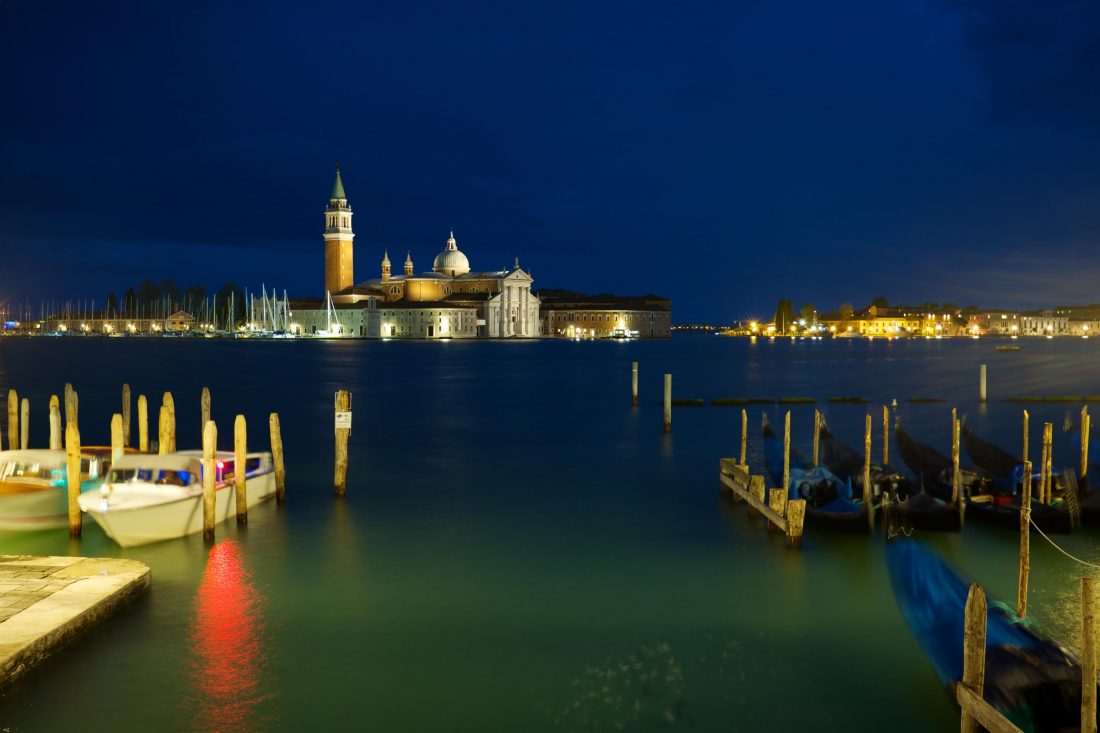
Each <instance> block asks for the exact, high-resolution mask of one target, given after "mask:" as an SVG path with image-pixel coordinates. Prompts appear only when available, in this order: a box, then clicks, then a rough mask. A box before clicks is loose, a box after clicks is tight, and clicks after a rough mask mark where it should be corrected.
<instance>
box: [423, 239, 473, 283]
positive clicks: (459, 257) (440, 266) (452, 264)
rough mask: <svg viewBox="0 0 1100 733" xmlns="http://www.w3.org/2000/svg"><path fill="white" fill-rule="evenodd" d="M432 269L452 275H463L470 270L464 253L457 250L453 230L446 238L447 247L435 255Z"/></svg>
mask: <svg viewBox="0 0 1100 733" xmlns="http://www.w3.org/2000/svg"><path fill="white" fill-rule="evenodd" d="M432 269H433V270H435V271H436V272H439V273H442V274H444V275H450V276H452V277H454V276H455V275H465V274H466V273H467V272H469V271H470V261H469V260H468V259H466V255H464V254H462V253H461V252H460V251H459V250H458V243H457V242H455V233H454V232H451V236H450V238H449V239H448V240H447V249H445V250H443V251H442V252H440V253H439V254H437V255H436V256H435V261H434V262H433V263H432Z"/></svg>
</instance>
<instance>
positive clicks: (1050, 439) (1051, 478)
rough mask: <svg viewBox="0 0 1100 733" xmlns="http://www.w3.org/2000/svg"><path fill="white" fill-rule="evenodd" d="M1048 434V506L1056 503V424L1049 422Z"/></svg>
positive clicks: (1047, 425) (1047, 426)
mask: <svg viewBox="0 0 1100 733" xmlns="http://www.w3.org/2000/svg"><path fill="white" fill-rule="evenodd" d="M1045 427H1046V433H1047V436H1046V438H1047V504H1052V503H1053V502H1054V423H1052V422H1048V423H1047V424H1046V425H1045Z"/></svg>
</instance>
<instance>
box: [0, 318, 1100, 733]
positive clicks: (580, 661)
mask: <svg viewBox="0 0 1100 733" xmlns="http://www.w3.org/2000/svg"><path fill="white" fill-rule="evenodd" d="M1019 344H1020V346H1021V350H1020V351H1019V352H1015V353H1002V352H995V351H994V349H993V346H994V342H992V341H989V340H982V341H971V340H953V341H912V342H887V341H875V342H871V343H868V342H865V341H845V340H838V341H835V342H830V341H823V342H796V343H791V342H787V341H779V342H776V343H768V342H767V341H761V342H759V343H756V344H750V343H749V342H748V341H746V340H733V339H721V338H715V337H713V336H701V335H678V336H676V337H675V338H673V339H671V340H669V341H651V342H650V341H647V342H633V343H612V342H595V343H571V342H560V341H553V342H514V343H511V342H498V343H489V342H476V343H471V342H449V343H413V342H386V343H382V342H345V343H326V342H266V343H265V342H220V341H190V340H186V341H183V340H181V341H175V340H136V339H135V340H124V339H112V340H101V339H77V338H73V339H59V340H52V339H33V340H23V339H2V340H0V388H2V389H3V390H4V391H6V390H7V388H8V387H9V386H11V387H14V388H16V389H18V390H19V393H20V396H27V397H29V398H30V401H31V407H32V416H31V440H32V444H37V445H43V444H45V442H46V439H47V432H48V421H47V419H46V415H47V402H48V399H49V395H50V394H51V393H56V394H61V392H62V389H63V385H64V382H65V381H72V382H73V384H74V386H75V387H76V389H77V390H78V391H79V393H80V421H81V428H82V437H83V440H84V442H86V443H90V442H92V441H93V440H95V441H101V442H106V441H107V440H108V435H109V430H108V428H109V419H110V414H111V413H112V412H114V411H116V410H118V409H119V408H118V400H119V394H120V387H121V384H122V383H123V382H129V384H130V385H131V387H132V389H133V393H134V399H135V401H136V397H137V395H138V394H142V393H144V394H147V395H149V396H150V403H151V405H156V404H159V401H160V394H161V392H162V391H163V390H166V389H168V390H171V391H172V392H173V395H174V396H175V401H176V406H177V420H178V422H177V430H178V436H179V437H178V443H179V446H180V447H181V448H191V447H197V446H198V444H199V437H200V432H199V428H200V426H199V420H200V417H199V395H200V391H201V388H202V387H203V386H209V387H210V388H211V391H212V392H213V413H214V418H215V419H216V420H217V421H218V424H219V426H221V434H222V436H223V438H222V442H223V445H222V447H223V448H227V447H229V442H228V441H229V435H230V434H231V430H230V429H229V426H230V424H231V421H232V419H233V416H234V415H235V414H236V413H238V412H241V413H243V414H245V415H246V416H247V418H248V420H249V425H250V427H251V436H252V441H253V445H254V446H255V445H257V444H262V445H263V446H265V447H266V445H267V432H266V424H267V415H268V412H270V411H273V410H274V411H278V412H279V413H280V416H281V420H282V426H283V435H284V441H285V445H286V453H287V471H288V489H287V496H288V499H287V504H286V506H285V507H284V508H282V509H279V508H277V507H276V506H275V505H274V504H273V503H272V504H265V505H263V506H261V507H258V508H256V509H254V510H253V511H252V512H251V513H250V516H249V525H248V527H247V529H241V530H239V529H238V528H237V527H236V526H235V525H233V524H223V525H219V526H218V543H217V544H216V545H215V546H214V547H213V548H212V549H208V548H207V547H205V546H204V545H203V543H202V540H201V538H198V537H191V538H187V539H183V540H176V541H171V542H165V543H161V544H158V545H152V546H147V547H142V548H133V549H130V550H121V549H119V548H117V547H116V546H114V545H113V544H111V543H110V542H108V541H107V540H106V538H105V537H104V536H103V534H102V533H101V532H100V530H99V528H98V527H96V526H95V525H94V524H86V525H85V531H84V538H83V540H81V541H80V542H79V543H71V544H70V542H69V540H68V539H67V537H66V536H65V532H64V531H56V532H40V533H24V534H15V533H8V534H3V535H0V552H4V553H35V554H84V555H106V556H124V557H131V558H134V559H138V560H141V561H143V562H146V563H148V564H149V565H150V566H151V567H152V569H153V587H152V591H151V592H150V593H149V594H148V595H147V596H144V597H142V598H140V599H139V600H137V601H136V602H135V603H133V604H131V605H130V606H128V607H127V608H126V609H125V610H124V611H123V612H121V613H120V614H118V615H117V616H115V617H114V618H112V619H110V620H109V621H107V622H105V623H102V624H100V625H98V626H96V627H94V629H93V630H92V631H90V633H88V634H86V635H84V636H83V637H81V638H80V639H79V640H77V641H76V642H75V643H73V644H72V645H70V646H68V647H66V648H65V649H63V650H62V651H60V652H59V653H58V654H57V655H56V656H55V657H53V658H52V659H50V660H49V661H48V662H47V663H46V664H44V665H42V666H41V667H39V668H38V669H35V670H33V671H32V672H31V673H29V674H28V675H27V676H26V677H24V678H22V679H21V680H19V681H17V682H16V683H15V684H13V685H11V686H9V687H7V688H6V689H4V690H2V691H0V727H3V728H6V729H10V730H15V731H40V730H63V729H72V730H82V731H98V730H119V729H135V730H136V729H147V730H201V731H263V730H272V729H281V730H307V729H313V730H322V729H329V728H336V727H337V726H340V727H348V726H349V725H350V726H352V727H356V728H368V727H369V728H373V729H379V730H392V731H403V730H410V731H411V730H453V731H465V730H469V731H498V730H499V731H516V730H525V731H571V730H594V731H603V730H608V731H615V730H641V731H648V730H658V729H661V730H664V729H666V728H669V727H674V728H680V727H685V728H686V727H691V728H694V729H697V730H720V729H721V730H726V729H729V728H731V727H734V728H738V729H743V730H775V729H789V728H795V727H804V728H810V727H812V728H813V729H815V730H823V731H832V730H850V729H852V728H853V727H856V728H868V727H871V726H872V725H875V726H878V725H881V724H883V723H885V722H886V721H889V725H890V727H891V728H892V729H894V730H897V731H927V730H942V729H945V728H947V727H953V726H955V725H957V712H956V711H955V709H954V707H953V705H952V703H951V702H950V700H949V699H948V697H947V695H946V694H945V693H944V692H943V691H942V690H941V689H940V687H939V686H938V684H937V681H936V678H935V674H934V672H933V670H932V668H931V665H929V664H928V662H927V661H926V660H925V658H924V656H923V655H922V653H921V651H920V649H919V648H918V647H917V645H916V643H915V642H914V641H913V638H912V636H911V635H910V633H909V631H908V629H907V627H906V626H905V623H904V621H903V620H902V618H901V616H900V614H899V613H898V612H897V609H896V607H895V605H894V601H893V596H892V594H891V592H890V589H889V583H888V579H887V576H886V572H885V567H884V563H883V557H882V541H881V539H880V538H878V537H874V538H870V539H868V538H865V537H864V538H860V537H840V536H830V535H825V534H821V533H820V532H815V531H814V529H813V528H810V529H809V533H808V535H807V536H806V538H805V542H804V547H803V549H802V551H792V550H788V549H787V548H786V547H785V546H784V542H783V539H782V538H781V537H780V536H778V535H777V534H774V533H768V532H766V531H765V530H764V529H763V528H762V527H761V526H760V525H759V524H758V523H757V522H754V521H752V520H751V519H749V518H748V517H747V514H746V512H745V510H744V507H742V506H734V505H732V504H731V503H730V502H729V500H728V499H727V498H725V497H723V496H721V495H720V494H719V490H718V477H717V470H718V458H719V457H721V456H731V455H735V453H736V451H737V448H738V445H739V439H740V434H739V431H740V410H739V409H737V408H720V407H709V406H708V407H705V408H682V409H676V410H675V411H674V416H673V419H674V425H673V430H674V431H673V433H672V434H671V435H664V434H663V433H662V428H661V406H660V394H661V389H662V387H661V385H662V374H663V373H664V372H666V371H669V372H672V373H673V375H674V391H675V393H676V395H677V396H678V397H704V398H707V399H708V401H709V399H712V398H716V397H736V396H747V397H757V396H760V397H781V396H801V395H808V396H812V397H816V398H818V400H819V404H818V407H820V408H821V409H823V410H824V412H825V413H826V415H827V417H828V420H829V423H830V426H831V427H832V428H833V430H834V432H836V433H837V434H838V435H839V436H840V437H841V438H842V439H844V440H846V441H847V442H849V443H852V444H859V443H860V442H861V440H862V426H863V415H864V414H865V412H866V409H867V408H866V406H864V405H843V404H825V403H824V400H825V398H827V397H830V396H862V397H867V398H868V399H871V400H872V401H874V402H875V403H878V404H881V403H882V402H883V401H887V402H888V401H889V400H891V399H893V398H897V399H898V401H899V404H900V405H901V407H900V412H901V414H902V416H903V418H904V419H905V421H906V425H907V427H908V429H909V430H910V431H912V432H913V433H914V434H915V435H917V436H918V437H920V438H921V439H924V440H926V441H927V442H930V443H932V444H934V445H937V446H938V447H939V448H940V449H941V450H943V451H945V452H946V451H947V448H948V441H949V435H950V432H949V413H950V406H951V405H952V404H957V405H958V406H959V408H960V411H961V412H963V413H967V415H968V418H969V420H970V423H971V425H972V426H973V427H974V429H975V431H976V432H978V433H979V434H981V435H983V436H985V437H988V438H990V439H992V440H994V441H996V442H998V443H1000V444H1002V445H1004V446H1006V447H1009V448H1016V447H1018V446H1019V442H1020V437H1019V433H1020V430H1019V415H1020V409H1021V406H1020V405H1011V404H1004V403H1001V402H999V401H997V400H998V399H999V398H1001V397H1006V396H1013V395H1022V394H1100V371H1098V370H1097V368H1096V364H1097V363H1098V362H1097V353H1096V352H1097V350H1098V349H1100V341H1097V340H1090V341H1081V340H1053V341H1047V340H1023V341H1020V342H1019ZM632 360H637V361H639V362H640V364H641V395H642V397H641V405H640V406H639V407H638V408H631V407H630V405H629V388H630V362H631V361H632ZM979 363H988V364H989V384H990V397H991V399H992V400H993V401H992V402H990V403H989V404H988V405H987V406H985V407H981V406H979V405H978V404H977V379H978V364H979ZM340 387H346V388H348V389H351V390H352V391H353V393H354V397H353V410H354V431H353V433H352V436H351V468H350V473H349V481H348V495H347V497H346V498H345V499H344V500H342V501H341V500H336V499H334V498H333V496H332V487H331V481H332V478H331V477H332V440H333V439H332V432H331V431H332V419H333V418H332V395H333V392H334V391H335V390H336V389H337V388H340ZM913 396H923V397H940V398H944V399H947V400H949V402H946V403H939V404H925V405H910V404H908V403H906V402H905V400H906V398H908V397H913ZM1028 407H1029V409H1030V411H1031V415H1032V418H1031V420H1032V426H1033V427H1032V437H1031V440H1032V445H1033V449H1032V451H1033V455H1035V454H1037V450H1038V445H1039V436H1040V434H1041V423H1042V421H1043V420H1054V421H1055V422H1056V424H1057V425H1060V424H1061V421H1062V417H1063V414H1064V413H1065V412H1066V410H1067V409H1072V410H1074V411H1075V412H1076V411H1077V410H1079V408H1080V405H1030V406H1028ZM763 409H767V410H768V412H769V413H770V418H771V420H772V421H773V423H774V422H777V421H779V420H781V412H780V411H779V410H778V409H777V408H771V407H767V406H764V408H763ZM874 409H875V412H874V414H875V416H876V421H875V424H876V435H875V446H876V447H875V452H876V454H877V453H878V452H879V451H880V450H881V448H880V446H879V434H878V432H877V431H878V430H879V429H880V428H879V427H878V426H880V425H881V422H880V421H881V412H880V410H881V408H879V407H878V406H877V404H875V405H874ZM760 410H761V406H753V409H752V412H751V420H750V426H751V430H750V444H749V446H750V461H751V462H752V463H753V464H754V467H755V470H756V471H762V458H761V446H760V441H759V431H758V425H759V413H760ZM812 410H813V407H812V406H809V407H807V406H798V407H795V408H793V421H794V441H795V443H796V445H800V446H802V447H803V448H806V449H808V447H809V443H810V440H811V435H810V433H811V426H812ZM151 413H152V414H153V415H154V417H155V410H151ZM134 433H135V436H136V424H135V428H134ZM892 452H893V454H894V455H895V456H896V450H894V451H892ZM1073 462H1074V459H1073V457H1072V456H1070V455H1069V451H1068V448H1066V446H1065V445H1064V444H1063V443H1062V441H1061V435H1060V431H1057V430H1056V443H1055V464H1056V466H1057V465H1062V464H1072V463H1073ZM895 463H897V461H895ZM929 539H930V541H931V542H932V543H933V544H934V545H935V546H936V547H937V548H938V549H940V550H941V551H942V552H943V553H944V554H945V555H946V556H947V557H949V558H950V559H951V561H952V562H953V563H955V564H956V565H957V566H958V567H960V568H961V569H962V570H963V571H964V572H966V573H968V574H970V575H972V576H973V577H976V578H978V579H980V580H981V582H982V583H983V584H984V585H985V587H986V588H987V590H988V592H989V593H990V595H991V596H993V597H999V598H1002V599H1006V600H1009V601H1012V600H1013V599H1014V598H1015V584H1016V558H1017V537H1016V534H1015V533H1014V532H1011V531H999V530H995V529H991V528H987V527H984V526H982V525H979V524H976V523H971V524H969V525H968V526H967V528H966V531H965V532H964V533H963V535H962V536H949V535H943V536H936V535H931V536H930V537H929ZM1059 542H1061V543H1062V544H1063V545H1064V546H1065V547H1066V548H1067V549H1069V550H1070V551H1072V552H1075V553H1077V554H1078V555H1080V556H1083V557H1085V558H1086V559H1090V560H1093V561H1100V548H1098V547H1097V544H1096V540H1095V534H1094V533H1093V532H1092V531H1089V530H1086V531H1084V532H1081V533H1078V534H1076V535H1073V536H1070V537H1064V538H1059ZM1083 570H1084V569H1083V568H1080V567H1074V566H1073V565H1072V564H1071V563H1070V562H1068V561H1066V560H1064V559H1063V558H1062V557H1061V556H1059V555H1057V554H1056V553H1055V552H1054V551H1053V550H1052V549H1050V548H1049V547H1048V546H1046V545H1045V544H1044V543H1043V542H1042V541H1041V540H1038V539H1036V540H1033V542H1032V579H1031V596H1030V608H1031V609H1032V615H1033V616H1034V617H1035V619H1036V620H1037V621H1038V622H1039V623H1041V624H1042V625H1043V628H1044V629H1046V630H1047V631H1048V632H1050V633H1052V634H1053V635H1054V636H1055V637H1056V638H1058V639H1060V640H1061V641H1063V642H1065V643H1067V644H1070V645H1072V644H1074V643H1075V634H1076V628H1077V623H1078V609H1077V603H1078V601H1077V592H1078V589H1077V583H1076V578H1077V577H1079V576H1080V575H1081V574H1083Z"/></svg>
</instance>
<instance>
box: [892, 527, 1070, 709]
mask: <svg viewBox="0 0 1100 733" xmlns="http://www.w3.org/2000/svg"><path fill="white" fill-rule="evenodd" d="M886 564H887V568H888V570H889V574H890V585H891V587H892V588H893V591H894V598H895V600H896V601H897V604H898V609H899V610H900V611H901V614H902V616H903V617H904V618H905V621H906V623H907V624H908V626H909V629H910V630H911V631H912V632H913V635H914V636H915V637H916V639H917V642H918V643H919V644H920V646H921V648H922V649H923V650H924V653H925V654H926V655H927V656H928V659H929V660H930V661H931V662H932V666H933V667H934V668H935V670H936V675H937V676H938V677H939V680H940V684H942V685H943V686H944V687H945V688H946V689H947V690H948V691H949V692H953V691H954V687H955V685H957V684H958V683H959V681H960V680H961V679H962V671H963V627H964V618H965V612H966V596H967V593H968V591H969V587H970V584H969V583H967V582H966V581H964V580H963V579H962V578H961V577H960V576H959V575H958V574H957V573H956V572H955V571H954V570H952V569H951V568H950V567H949V566H948V565H947V564H946V563H945V562H944V561H943V560H942V559H940V557H939V556H938V555H936V553H935V552H933V551H932V550H931V549H930V548H928V547H927V546H926V545H924V544H923V543H921V542H918V541H917V540H914V539H910V538H906V537H896V538H894V539H890V540H888V542H887V545H886ZM986 618H987V630H986V655H985V685H984V698H985V700H986V702H988V703H989V704H990V705H992V706H993V707H994V708H996V709H997V710H999V711H1000V712H1001V713H1002V714H1003V715H1004V716H1005V717H1006V718H1008V719H1009V720H1010V721H1012V722H1013V723H1014V724H1015V725H1017V726H1018V727H1019V728H1021V729H1022V730H1025V731H1071V730H1079V729H1080V724H1081V665H1080V663H1079V662H1078V660H1077V659H1076V658H1075V657H1074V656H1073V655H1072V654H1071V653H1070V652H1069V651H1068V650H1067V649H1065V648H1064V647H1062V646H1060V645H1058V644H1056V643H1054V642H1053V641H1051V640H1049V639H1046V638H1043V637H1042V636H1040V635H1038V634H1037V633H1036V632H1035V631H1033V630H1032V628H1030V627H1029V626H1027V625H1025V624H1024V623H1023V622H1022V621H1021V620H1020V619H1019V618H1018V617H1017V616H1016V614H1015V613H1013V612H1012V611H1011V610H1010V609H1008V608H1007V607H1006V606H1005V605H1004V604H1003V603H996V602H991V603H989V604H988V610H987V616H986Z"/></svg>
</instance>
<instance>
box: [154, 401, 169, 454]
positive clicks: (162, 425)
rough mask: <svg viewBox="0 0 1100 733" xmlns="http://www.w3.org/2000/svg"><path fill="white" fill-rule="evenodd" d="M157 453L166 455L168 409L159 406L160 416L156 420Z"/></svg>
mask: <svg viewBox="0 0 1100 733" xmlns="http://www.w3.org/2000/svg"><path fill="white" fill-rule="evenodd" d="M157 453H158V454H159V455H162V456H163V455H165V454H166V453H168V408H167V407H165V406H164V405H161V406H160V416H159V418H158V419H157Z"/></svg>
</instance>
